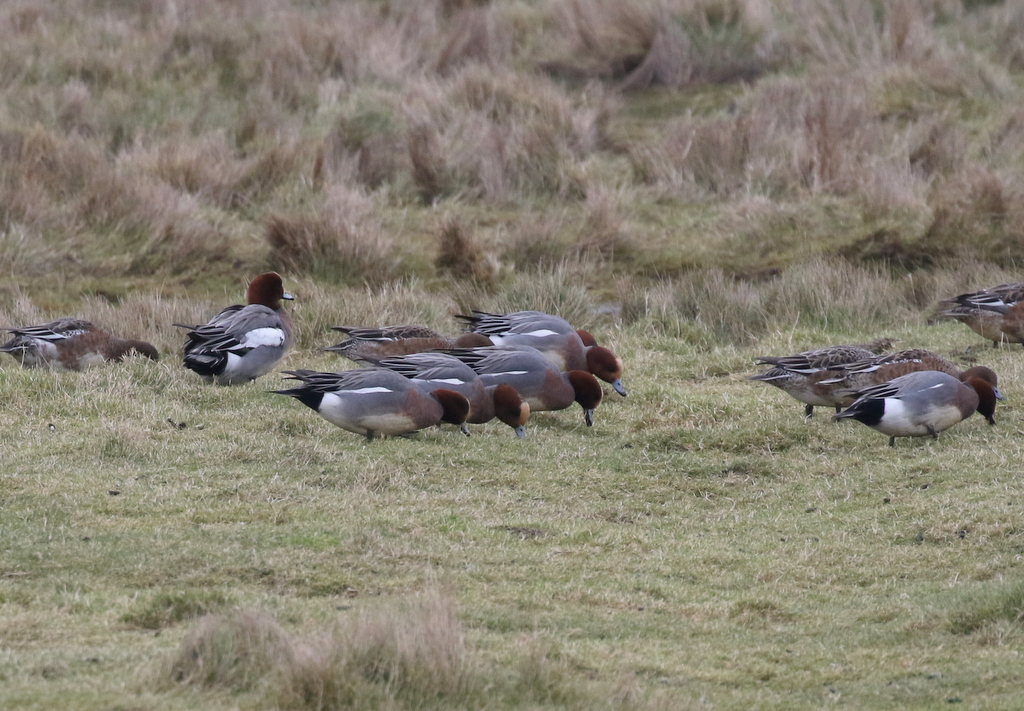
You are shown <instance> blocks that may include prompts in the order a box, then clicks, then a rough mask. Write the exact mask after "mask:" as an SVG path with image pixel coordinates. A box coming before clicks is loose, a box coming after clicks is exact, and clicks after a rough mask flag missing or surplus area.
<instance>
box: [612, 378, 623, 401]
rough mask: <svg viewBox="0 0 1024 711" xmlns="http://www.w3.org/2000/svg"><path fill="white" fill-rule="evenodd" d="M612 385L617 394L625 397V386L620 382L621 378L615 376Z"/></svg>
mask: <svg viewBox="0 0 1024 711" xmlns="http://www.w3.org/2000/svg"><path fill="white" fill-rule="evenodd" d="M612 387H613V388H615V392H617V393H618V394H619V395H621V396H622V397H626V387H625V386H624V385H623V384H622V378H617V379H616V380H615V382H613V383H612Z"/></svg>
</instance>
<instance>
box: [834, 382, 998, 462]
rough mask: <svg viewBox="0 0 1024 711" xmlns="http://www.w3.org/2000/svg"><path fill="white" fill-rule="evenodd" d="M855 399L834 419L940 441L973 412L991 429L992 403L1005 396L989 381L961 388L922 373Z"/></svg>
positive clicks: (892, 437) (891, 442)
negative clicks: (944, 433) (945, 433)
mask: <svg viewBox="0 0 1024 711" xmlns="http://www.w3.org/2000/svg"><path fill="white" fill-rule="evenodd" d="M856 396H857V399H856V400H855V401H854V403H853V404H852V405H850V407H848V408H847V409H846V410H844V411H843V412H840V413H837V414H836V415H833V419H835V420H841V419H845V418H850V419H854V420H857V421H858V422H862V423H864V424H865V425H867V426H868V427H871V428H873V429H876V430H878V431H879V432H881V433H882V434H887V435H889V446H890V447H892V446H895V444H896V438H897V437H924V436H926V435H931V436H932V437H933V438H935V439H938V436H939V432H942V431H943V430H946V429H949V428H950V427H952V426H953V425H955V424H956V423H958V422H961V421H962V420H965V419H967V418H968V417H970V416H971V415H972V414H973V413H974V412H975V410H977V411H978V412H979V413H981V414H982V415H983V416H984V417H985V419H986V420H988V423H989V424H990V425H994V424H995V423H996V421H995V417H994V415H995V411H996V400H1002V399H1003V396H1002V394H1001V393H1000V392H999V390H998V389H997V388H994V387H993V386H992V385H991V384H990V383H989V382H988V381H987V380H983V379H982V378H979V377H970V378H968V379H967V380H966V382H960V381H959V380H957V379H956V378H954V377H953V376H952V375H947V374H946V373H940V372H938V371H935V370H923V371H918V372H915V373H910V374H908V375H903V376H900V377H898V378H895V379H894V380H890V381H889V382H887V383H882V384H880V385H874V386H872V387H869V388H866V389H864V390H861V391H859V392H857V393H856Z"/></svg>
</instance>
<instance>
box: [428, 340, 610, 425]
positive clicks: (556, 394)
mask: <svg viewBox="0 0 1024 711" xmlns="http://www.w3.org/2000/svg"><path fill="white" fill-rule="evenodd" d="M448 353H450V354H451V355H453V356H455V357H456V358H458V359H459V360H461V361H462V362H463V363H465V364H466V365H468V366H469V367H470V368H472V369H473V370H474V371H476V373H477V375H479V376H480V380H482V381H483V383H484V385H485V386H488V387H489V386H491V385H499V384H501V383H506V384H508V385H511V386H512V387H513V388H515V390H516V392H518V393H519V395H520V397H522V398H523V400H525V401H526V402H527V403H528V404H529V406H530V411H531V412H543V411H547V410H564V409H565V408H567V407H569V406H570V405H572V404H573V402H578V403H579V404H580V407H582V408H583V416H584V419H585V421H586V423H587V426H588V427H590V426H592V425H593V424H594V410H595V409H596V408H597V406H598V405H600V404H601V398H602V397H603V396H604V391H603V390H602V389H601V383H599V382H598V381H597V378H595V377H594V376H593V374H591V373H588V372H587V371H585V370H570V371H569V372H568V373H564V372H562V371H560V370H559V369H558V368H557V367H555V365H554V364H553V363H552V362H551V361H550V360H548V359H547V358H546V357H545V356H544V354H543V353H541V352H540V351H538V350H537V349H536V348H530V347H529V346H491V347H489V348H458V349H453V350H451V351H448Z"/></svg>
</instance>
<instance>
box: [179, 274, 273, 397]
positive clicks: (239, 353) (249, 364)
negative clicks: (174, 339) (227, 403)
mask: <svg viewBox="0 0 1024 711" xmlns="http://www.w3.org/2000/svg"><path fill="white" fill-rule="evenodd" d="M292 298H293V297H292V296H291V295H290V294H287V293H285V290H284V285H283V283H282V281H281V276H280V275H279V274H277V273H276V272H268V273H266V274H260V275H259V276H258V277H256V278H255V279H253V280H252V282H250V283H249V288H248V289H247V290H246V301H247V304H245V305H242V304H235V305H234V306H228V307H227V308H226V309H224V310H223V311H221V312H220V313H219V314H217V315H216V316H214V317H213V318H212V319H210V321H209V322H208V323H206V324H204V325H202V326H182V324H175V325H176V326H180V327H182V328H188V329H190V330H189V332H188V336H186V338H185V358H184V363H185V367H186V368H188V369H189V370H192V371H195V372H196V373H198V374H199V375H201V376H203V378H204V379H205V380H207V381H208V382H214V383H217V384H218V385H238V384H240V383H248V382H249V381H251V380H255V379H256V378H258V377H260V376H261V375H263V374H265V373H268V372H269V371H270V370H271V369H272V368H273V367H274V365H275V364H276V363H277V362H278V361H279V360H281V358H283V357H284V355H285V353H287V352H288V348H289V347H290V346H291V343H292V331H293V327H292V320H291V318H290V317H289V316H288V314H287V313H286V312H285V311H284V310H283V309H282V308H281V300H282V299H288V300H291V299H292Z"/></svg>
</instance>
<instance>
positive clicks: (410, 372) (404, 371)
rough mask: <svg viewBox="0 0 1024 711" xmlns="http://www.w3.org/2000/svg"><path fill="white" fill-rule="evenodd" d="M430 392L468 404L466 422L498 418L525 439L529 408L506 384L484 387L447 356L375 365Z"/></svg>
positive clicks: (416, 357) (390, 360) (418, 355)
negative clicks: (455, 394) (444, 392)
mask: <svg viewBox="0 0 1024 711" xmlns="http://www.w3.org/2000/svg"><path fill="white" fill-rule="evenodd" d="M375 365H379V366H380V367H382V368H387V369H388V370H393V371H395V372H396V373H398V374H399V375H402V376H405V377H406V378H409V379H410V380H412V381H413V382H415V383H417V384H419V385H421V386H423V387H425V388H427V389H429V390H437V389H438V388H446V389H448V390H454V391H455V392H458V393H462V394H463V395H465V396H466V398H467V399H468V400H469V419H468V420H467V422H469V423H470V424H471V425H476V424H483V423H485V422H490V421H491V420H493V419H494V418H498V419H499V420H501V421H502V422H504V423H505V424H506V425H508V426H509V427H511V428H512V429H513V431H514V432H515V433H516V437H525V436H526V421H527V420H528V419H529V418H530V405H529V404H528V403H526V402H524V401H523V399H522V397H520V396H519V393H518V392H516V389H515V388H513V387H512V386H511V385H508V384H507V383H499V384H494V383H492V384H490V385H484V382H483V381H482V380H481V379H480V376H479V375H477V374H476V372H475V371H474V370H473V369H472V368H470V367H469V366H468V365H466V364H465V363H463V362H462V361H461V360H459V359H458V358H456V357H454V356H452V355H449V354H447V353H410V354H409V355H405V356H398V357H395V358H382V359H380V360H379V361H377V362H376V363H375Z"/></svg>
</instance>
